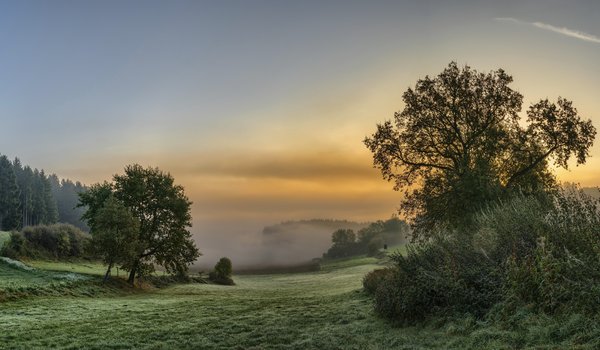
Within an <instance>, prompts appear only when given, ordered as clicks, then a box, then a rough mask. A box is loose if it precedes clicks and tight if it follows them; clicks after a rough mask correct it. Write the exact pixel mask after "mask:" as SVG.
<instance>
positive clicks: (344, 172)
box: [0, 0, 600, 237]
mask: <svg viewBox="0 0 600 350" xmlns="http://www.w3.org/2000/svg"><path fill="white" fill-rule="evenodd" d="M598 18H600V3H598V2H594V1H553V0H544V1H541V0H538V1H502V2H500V1H488V2H486V1H437V2H436V1H419V2H413V1H348V0H340V1H329V0H320V1H285V0H284V1H281V0H272V1H263V0H244V1H228V0H224V1H152V0H144V1H110V0H109V1H59V0H56V1H27V0H25V1H1V2H0V48H1V50H0V120H1V126H0V153H2V154H6V155H8V156H9V157H11V158H12V157H15V156H18V157H19V158H20V159H21V160H22V162H23V163H25V164H30V165H32V166H33V167H37V168H43V169H45V170H46V171H47V172H48V173H56V174H57V175H59V176H60V177H65V178H70V179H74V180H80V181H82V182H84V183H87V184H91V183H95V182H100V181H104V180H109V179H110V178H111V177H112V175H113V174H116V173H121V172H122V170H123V168H124V166H125V165H127V164H132V163H139V164H142V165H144V166H146V165H151V166H158V167H160V168H161V169H163V170H165V171H168V172H170V173H171V174H172V175H173V176H174V177H175V180H176V182H178V183H180V184H182V185H183V186H184V187H185V189H186V193H187V194H188V196H189V197H190V198H191V199H192V200H193V201H194V206H193V213H192V214H193V217H194V227H193V229H192V230H193V232H194V233H195V234H197V235H198V236H199V237H201V236H203V235H209V234H211V233H212V234H217V233H218V234H226V233H227V232H232V233H234V232H237V233H244V232H250V231H252V232H255V231H257V230H260V228H262V227H263V226H265V225H267V224H272V223H276V222H280V221H283V220H290V219H308V218H341V219H350V220H358V221H366V220H374V219H385V218H388V217H390V216H391V215H392V214H394V213H395V212H396V210H397V206H398V203H399V200H400V199H399V198H400V197H399V194H398V193H396V192H394V191H393V190H392V185H391V184H390V183H387V182H385V181H384V180H382V179H381V176H380V174H379V173H378V171H377V170H375V169H373V168H372V161H371V157H370V154H369V152H368V151H367V149H366V148H365V147H364V145H363V144H362V140H363V139H364V138H365V136H367V135H370V134H371V133H373V132H374V130H375V127H376V124H377V123H378V122H383V121H385V120H387V119H391V118H392V117H393V113H394V112H395V111H399V110H401V109H402V107H403V103H402V100H401V96H402V93H403V92H404V91H406V89H407V88H408V87H410V86H413V85H414V84H415V82H416V81H417V79H419V78H423V77H424V76H425V75H436V74H438V73H439V72H441V71H442V70H443V69H444V67H445V66H447V64H448V63H449V62H450V61H453V60H454V61H457V62H458V63H459V64H460V65H464V64H468V65H470V66H471V67H473V68H474V69H477V70H480V71H489V70H492V69H498V68H503V69H505V70H506V71H507V72H508V73H509V74H511V75H512V76H513V77H514V79H515V81H514V83H513V84H512V87H513V88H514V89H516V90H518V91H520V92H521V93H522V94H523V95H524V97H525V98H524V109H526V108H527V106H528V105H530V104H531V103H532V102H535V101H537V100H539V99H541V98H550V99H552V100H556V99H557V97H558V96H563V97H566V98H568V99H571V100H573V102H574V105H575V106H576V107H577V109H578V111H579V113H580V115H581V116H582V117H584V118H590V119H592V120H593V122H594V123H595V125H596V127H597V128H600V98H599V97H598V93H599V92H600V65H599V64H598V62H600V21H598ZM591 154H592V157H591V158H590V159H589V161H588V163H587V164H586V165H584V166H580V167H577V168H576V167H572V168H571V169H570V171H563V170H560V171H558V172H557V173H558V176H559V178H560V179H561V180H563V181H575V182H579V183H581V184H582V185H585V186H595V185H600V142H596V145H595V146H594V147H593V149H592V151H591ZM224 228H225V229H224Z"/></svg>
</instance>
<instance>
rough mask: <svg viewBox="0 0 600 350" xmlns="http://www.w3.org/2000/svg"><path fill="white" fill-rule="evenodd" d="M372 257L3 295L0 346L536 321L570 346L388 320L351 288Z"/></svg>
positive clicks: (153, 342)
mask: <svg viewBox="0 0 600 350" xmlns="http://www.w3.org/2000/svg"><path fill="white" fill-rule="evenodd" d="M373 262H374V260H368V259H365V258H357V259H345V260H341V261H336V262H333V263H330V264H328V265H326V266H324V269H323V271H321V272H314V273H303V274H288V275H262V276H238V277H236V278H235V280H236V282H237V283H238V285H237V286H234V287H225V286H215V285H199V284H189V285H176V286H173V287H169V288H165V289H162V290H156V291H154V292H148V293H143V294H141V293H140V294H130V295H116V296H111V297H96V298H85V297H67V296H63V297H39V298H33V299H24V300H19V301H13V302H5V303H1V304H0V310H1V312H0V324H1V325H2V332H0V348H9V349H10V348H14V349H21V348H29V349H34V348H49V347H50V348H94V349H127V348H147V349H172V348H177V349H236V348H239V349H242V348H243V349H393V348H396V349H419V348H424V349H429V348H444V349H446V348H473V349H480V348H490V349H496V348H513V347H517V348H520V347H524V346H527V345H532V344H543V343H544V342H545V341H547V340H546V339H550V338H547V337H546V338H542V339H538V338H536V337H537V335H538V334H539V332H538V331H536V329H539V328H543V329H544V330H545V331H546V329H547V331H546V332H548V333H551V334H554V338H553V339H552V343H554V344H561V342H563V344H562V345H563V347H565V348H566V347H571V346H572V345H573V344H571V343H570V342H568V341H565V340H564V339H562V338H561V335H560V334H561V333H560V328H556V329H554V330H553V329H552V328H551V327H550V328H549V327H546V326H544V324H540V323H536V324H533V325H531V327H530V329H522V330H519V331H518V332H509V331H507V330H502V329H496V328H492V327H478V326H477V325H476V323H475V322H474V321H473V320H470V319H466V320H462V321H460V322H458V323H450V324H448V325H445V326H443V327H441V328H397V327H394V326H392V325H391V324H389V323H388V322H386V321H384V320H382V319H381V318H379V317H377V316H376V315H375V314H374V313H373V311H372V306H371V301H370V300H369V299H368V298H367V297H366V296H365V295H364V294H363V293H362V292H360V287H361V278H362V276H363V275H364V274H365V273H367V272H368V271H370V270H372V269H374V268H377V265H374V264H373ZM571 323H574V325H575V326H573V327H574V328H576V329H578V328H582V327H581V326H582V325H581V324H577V320H575V321H573V320H571ZM536 327H537V328H536ZM536 332H537V333H536ZM563 338H564V337H563ZM540 348H545V347H540ZM547 348H560V347H557V346H549V347H547Z"/></svg>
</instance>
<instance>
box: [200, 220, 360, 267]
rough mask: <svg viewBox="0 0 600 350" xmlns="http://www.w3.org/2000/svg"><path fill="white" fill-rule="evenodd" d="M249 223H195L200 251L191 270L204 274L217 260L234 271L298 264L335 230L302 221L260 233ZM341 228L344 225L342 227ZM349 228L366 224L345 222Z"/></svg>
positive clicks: (323, 246)
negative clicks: (223, 260) (225, 261)
mask: <svg viewBox="0 0 600 350" xmlns="http://www.w3.org/2000/svg"><path fill="white" fill-rule="evenodd" d="M272 224H277V222H273V223H264V222H258V221H252V220H235V221H232V220H229V221H210V222H206V221H205V222H203V223H199V224H198V227H197V229H196V230H194V231H195V232H196V233H195V234H194V240H195V241H196V245H197V246H198V248H199V249H200V251H201V252H202V256H200V258H198V260H197V262H196V263H195V264H194V266H193V269H194V270H196V269H200V270H203V271H208V270H210V269H212V268H213V267H214V265H215V263H216V262H217V261H218V260H219V259H220V258H221V257H224V256H226V257H228V258H230V259H231V260H232V262H233V267H234V271H235V270H244V269H259V268H267V267H282V266H294V265H300V264H302V263H306V262H309V261H311V260H312V259H314V258H320V257H321V256H322V255H323V253H324V252H325V251H327V249H328V248H329V247H330V246H331V234H332V232H333V231H335V228H332V227H326V226H324V225H315V224H310V223H306V222H294V223H293V224H292V225H284V226H283V227H281V228H282V229H281V230H278V231H277V232H273V233H267V234H265V233H263V228H264V227H265V226H267V225H272ZM344 226H345V225H344ZM348 226H350V228H357V227H363V226H366V224H357V223H348Z"/></svg>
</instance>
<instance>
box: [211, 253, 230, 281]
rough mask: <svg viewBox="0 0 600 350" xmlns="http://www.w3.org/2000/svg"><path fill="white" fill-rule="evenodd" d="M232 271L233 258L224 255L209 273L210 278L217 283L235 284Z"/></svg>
mask: <svg viewBox="0 0 600 350" xmlns="http://www.w3.org/2000/svg"><path fill="white" fill-rule="evenodd" d="M232 272H233V269H232V264H231V260H230V259H229V258H227V257H224V258H221V259H220V260H219V261H218V262H217V264H216V265H215V269H214V271H211V272H210V273H209V274H208V278H209V279H210V280H211V281H213V282H215V283H217V284H224V285H234V284H235V283H234V282H233V279H231V274H232Z"/></svg>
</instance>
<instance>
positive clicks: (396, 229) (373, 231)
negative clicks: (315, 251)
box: [323, 217, 410, 258]
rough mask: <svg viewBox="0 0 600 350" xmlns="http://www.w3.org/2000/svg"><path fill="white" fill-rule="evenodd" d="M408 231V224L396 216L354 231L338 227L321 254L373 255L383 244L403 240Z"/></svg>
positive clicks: (331, 255)
mask: <svg viewBox="0 0 600 350" xmlns="http://www.w3.org/2000/svg"><path fill="white" fill-rule="evenodd" d="M409 231H410V229H409V226H408V224H407V223H406V222H404V221H402V220H400V219H398V218H396V217H393V218H391V219H389V220H386V221H381V220H380V221H376V222H373V223H371V224H370V225H369V226H367V227H364V228H362V229H360V230H358V232H356V233H355V232H354V230H351V229H339V230H336V231H335V232H333V234H332V235H331V242H332V243H333V244H332V246H331V247H330V248H329V250H328V251H327V252H326V253H325V254H323V256H324V257H326V258H341V257H348V256H354V255H360V254H367V255H369V256H375V255H377V254H378V253H379V251H380V250H381V249H382V248H384V246H385V245H393V244H399V243H402V242H404V240H405V238H406V237H407V236H408V234H409Z"/></svg>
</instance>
